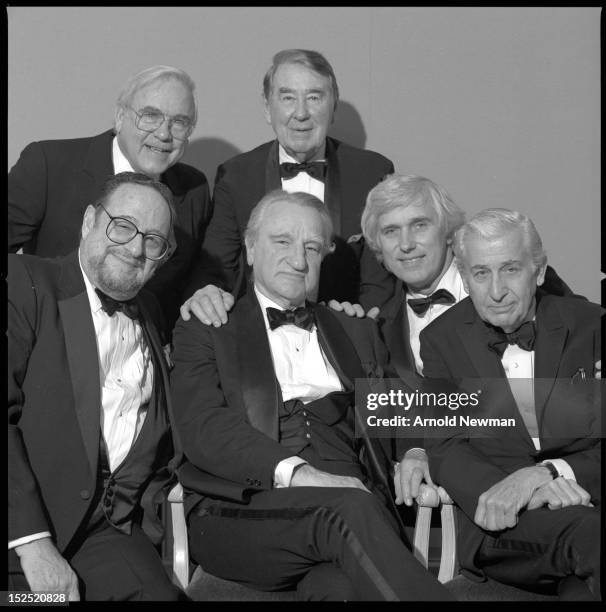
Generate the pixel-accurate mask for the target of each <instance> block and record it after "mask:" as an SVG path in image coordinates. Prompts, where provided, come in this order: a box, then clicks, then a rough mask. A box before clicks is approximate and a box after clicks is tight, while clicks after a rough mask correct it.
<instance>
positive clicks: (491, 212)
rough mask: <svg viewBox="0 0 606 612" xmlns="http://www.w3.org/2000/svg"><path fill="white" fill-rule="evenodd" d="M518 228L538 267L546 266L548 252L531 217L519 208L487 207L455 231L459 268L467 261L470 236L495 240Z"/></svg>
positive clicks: (455, 248)
mask: <svg viewBox="0 0 606 612" xmlns="http://www.w3.org/2000/svg"><path fill="white" fill-rule="evenodd" d="M516 229H521V230H522V233H523V235H524V237H525V239H526V244H527V245H528V247H529V249H530V255H531V257H532V261H533V263H534V265H535V266H536V268H541V267H542V266H544V265H545V264H546V263H547V253H546V252H545V249H544V248H543V242H542V240H541V237H540V236H539V233H538V232H537V229H536V227H535V225H534V223H533V222H532V221H531V219H530V218H529V217H527V216H526V215H524V214H522V213H521V212H518V211H517V210H509V209H508V208H487V209H485V210H482V211H480V212H479V213H476V214H475V215H473V217H471V219H469V221H467V223H465V224H464V225H463V226H461V227H460V228H459V229H458V230H457V231H456V232H455V235H454V241H453V250H454V253H455V257H456V259H457V265H458V266H459V269H462V264H463V262H464V261H465V241H466V240H467V238H468V237H469V236H471V235H476V236H481V237H482V238H484V239H485V240H494V239H496V238H500V237H502V236H504V235H506V234H507V233H509V232H511V231H513V230H516Z"/></svg>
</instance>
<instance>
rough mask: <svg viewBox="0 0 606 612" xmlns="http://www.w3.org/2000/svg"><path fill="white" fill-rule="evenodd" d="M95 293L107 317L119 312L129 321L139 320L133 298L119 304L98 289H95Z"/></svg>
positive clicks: (137, 309) (137, 308)
mask: <svg viewBox="0 0 606 612" xmlns="http://www.w3.org/2000/svg"><path fill="white" fill-rule="evenodd" d="M95 293H96V294H97V295H98V296H99V300H100V301H101V308H102V309H103V311H104V312H106V313H107V315H108V316H110V317H111V316H113V314H114V312H116V311H117V310H119V311H120V312H123V313H124V314H125V315H126V316H127V317H129V318H131V319H138V318H139V307H138V306H137V303H136V302H135V299H134V298H133V299H132V300H126V301H124V302H119V301H118V300H114V298H112V297H109V295H106V294H105V293H103V291H100V290H99V289H95Z"/></svg>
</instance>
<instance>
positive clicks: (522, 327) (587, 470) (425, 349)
mask: <svg viewBox="0 0 606 612" xmlns="http://www.w3.org/2000/svg"><path fill="white" fill-rule="evenodd" d="M454 252H455V256H456V260H457V264H458V267H459V270H460V273H461V278H462V280H463V283H464V285H465V289H466V291H467V292H468V293H469V297H468V298H466V299H464V300H462V301H461V302H460V303H458V304H457V305H456V306H453V307H452V308H451V309H450V310H448V312H446V313H444V314H442V315H441V316H440V317H438V318H437V319H436V320H435V321H434V322H433V323H431V324H430V325H428V326H427V327H426V328H425V329H424V330H423V331H422V332H421V357H422V359H423V367H424V374H425V376H426V377H428V378H441V379H447V378H450V379H468V378H472V379H475V378H478V379H483V380H484V381H485V382H486V381H488V382H490V380H489V379H496V380H498V379H502V380H503V383H504V384H503V388H502V389H501V392H500V394H499V397H500V398H502V400H503V403H504V405H503V406H502V408H503V409H504V410H507V411H509V413H510V414H512V415H513V416H514V417H515V419H514V420H515V426H514V427H509V428H503V429H501V430H499V431H498V435H493V436H482V437H479V436H477V435H473V433H471V432H467V433H465V432H459V433H458V434H457V435H454V436H452V437H450V436H449V437H446V438H445V439H437V440H436V439H434V440H431V441H429V440H428V443H427V447H428V452H429V459H430V468H431V473H432V476H433V478H434V480H436V481H437V482H439V484H440V485H442V486H444V487H445V488H446V490H447V491H448V493H449V494H450V495H451V497H452V498H453V499H454V501H455V502H456V503H457V505H458V508H459V514H460V517H461V520H460V532H459V543H460V549H459V550H460V563H461V566H462V567H463V568H464V569H466V570H468V571H469V572H473V573H476V574H477V575H480V576H482V575H485V576H489V577H491V578H494V579H495V580H498V581H501V582H504V583H508V584H514V585H517V586H524V587H526V588H530V589H537V588H540V587H541V586H546V585H550V584H551V585H555V584H557V585H558V586H559V590H560V595H561V596H562V597H563V598H568V597H569V596H570V588H571V587H570V585H571V584H573V583H574V582H578V579H581V580H582V581H583V582H584V587H583V588H581V589H580V588H578V586H575V589H576V590H575V592H574V595H573V597H574V598H575V599H578V598H583V597H587V598H593V599H599V597H600V587H599V582H600V567H599V554H600V551H599V548H600V546H599V543H600V516H599V508H598V507H597V506H598V505H599V504H600V440H599V436H600V435H601V434H600V432H599V431H594V429H595V424H596V420H595V419H596V414H594V412H595V411H596V410H599V407H598V406H596V405H595V404H592V403H591V402H589V401H587V400H585V401H583V398H584V396H587V397H591V394H586V392H585V389H584V388H582V389H581V391H582V393H579V394H578V395H577V396H576V400H575V401H571V400H569V399H566V395H567V394H568V393H570V392H571V390H573V389H575V384H580V383H582V380H583V379H584V378H585V376H592V375H595V374H596V372H595V369H594V368H595V366H594V364H595V362H596V361H597V360H599V358H600V351H601V343H600V339H601V322H600V319H601V317H602V316H603V313H604V310H603V309H602V308H601V307H600V306H598V305H596V304H591V303H589V302H587V301H585V300H579V299H573V298H570V297H562V296H555V295H549V294H546V293H544V292H543V291H542V290H541V289H540V286H541V285H542V284H543V281H544V278H545V268H546V255H545V252H544V251H543V247H542V243H541V239H540V237H539V235H538V233H537V231H536V229H535V227H534V225H533V223H532V221H530V219H529V218H528V217H526V216H524V215H522V214H521V213H518V212H515V211H509V210H506V209H487V210H485V211H482V212H480V213H478V214H476V215H475V216H474V217H472V218H471V219H470V220H469V221H468V222H467V223H466V224H465V225H463V226H462V227H461V228H460V229H459V230H458V231H457V232H456V234H455V238H454ZM596 403H597V404H599V401H598V402H596ZM490 407H491V408H493V407H494V406H493V405H492V404H491V405H490ZM597 417H598V418H597V422H599V415H597ZM573 577H576V578H573ZM571 581H572V582H571ZM581 586H583V585H581Z"/></svg>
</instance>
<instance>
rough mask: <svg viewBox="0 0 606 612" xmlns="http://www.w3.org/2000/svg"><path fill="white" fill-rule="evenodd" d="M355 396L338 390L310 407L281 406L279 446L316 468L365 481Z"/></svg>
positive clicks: (297, 402)
mask: <svg viewBox="0 0 606 612" xmlns="http://www.w3.org/2000/svg"><path fill="white" fill-rule="evenodd" d="M353 410H354V408H353V393H352V392H348V391H337V392H333V393H329V394H328V395H325V396H324V397H321V398H319V399H317V400H314V401H313V402H309V403H308V404H303V403H302V402H301V401H300V400H289V401H287V402H284V404H283V405H282V406H281V407H280V409H279V412H278V416H279V435H280V444H282V446H286V447H287V448H288V449H290V450H291V451H292V454H293V455H299V456H300V457H302V458H303V459H306V460H308V461H309V462H310V463H311V464H312V465H313V466H314V467H315V468H317V469H319V470H323V471H325V472H330V473H331V474H338V475H340V476H356V477H358V478H360V479H361V480H365V479H366V478H365V471H364V469H363V467H362V465H361V464H360V461H359V451H360V441H359V440H358V439H356V437H355V428H354V416H353Z"/></svg>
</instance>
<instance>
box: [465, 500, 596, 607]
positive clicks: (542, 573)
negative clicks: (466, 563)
mask: <svg viewBox="0 0 606 612" xmlns="http://www.w3.org/2000/svg"><path fill="white" fill-rule="evenodd" d="M600 536H601V529H600V511H599V509H598V508H588V507H587V506H569V507H567V508H561V509H559V510H549V509H548V508H538V509H536V510H531V511H530V512H524V513H522V514H521V515H520V517H519V521H518V524H517V525H516V526H515V527H513V528H511V529H507V530H505V531H503V532H501V533H500V534H498V535H495V536H492V535H487V536H486V537H485V538H484V540H483V542H482V545H481V547H480V549H479V551H478V552H477V553H476V557H475V563H476V565H477V566H478V567H480V568H481V569H482V570H483V571H484V573H485V574H486V575H487V576H489V577H490V578H493V579H495V580H498V581H499V582H503V583H505V584H511V585H514V586H520V587H525V588H530V589H536V588H537V587H538V588H540V587H545V586H547V585H557V584H558V583H560V582H561V581H563V579H566V578H567V577H571V576H575V577H576V578H578V579H580V580H582V581H583V582H584V583H585V585H586V587H587V595H588V598H593V599H599V598H600ZM563 583H564V584H570V582H566V581H564V582H563ZM565 595H566V593H563V592H560V597H561V598H562V599H565V598H566V597H565ZM573 597H574V598H575V599H578V598H579V597H582V595H581V594H580V593H579V590H578V589H575V591H574V595H573Z"/></svg>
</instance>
